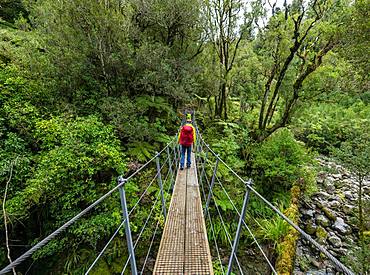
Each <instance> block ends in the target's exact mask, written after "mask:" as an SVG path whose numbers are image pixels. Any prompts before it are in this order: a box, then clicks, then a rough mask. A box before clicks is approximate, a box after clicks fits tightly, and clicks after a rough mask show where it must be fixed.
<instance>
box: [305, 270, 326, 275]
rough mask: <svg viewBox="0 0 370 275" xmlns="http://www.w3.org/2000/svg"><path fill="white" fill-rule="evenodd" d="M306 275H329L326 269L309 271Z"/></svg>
mask: <svg viewBox="0 0 370 275" xmlns="http://www.w3.org/2000/svg"><path fill="white" fill-rule="evenodd" d="M306 275H327V274H326V269H320V270H311V271H307V272H306Z"/></svg>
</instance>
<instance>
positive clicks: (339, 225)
mask: <svg viewBox="0 0 370 275" xmlns="http://www.w3.org/2000/svg"><path fill="white" fill-rule="evenodd" d="M333 229H335V230H336V231H337V232H339V233H340V234H341V235H349V234H351V233H352V229H351V227H350V226H349V225H348V224H346V223H345V222H344V220H343V219H342V218H339V217H338V218H337V220H336V221H335V223H334V225H333Z"/></svg>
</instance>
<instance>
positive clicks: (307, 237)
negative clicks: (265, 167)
mask: <svg viewBox="0 0 370 275" xmlns="http://www.w3.org/2000/svg"><path fill="white" fill-rule="evenodd" d="M198 136H199V138H200V139H201V141H202V143H203V144H204V145H205V147H206V148H207V149H208V150H209V152H211V153H212V155H214V156H215V157H216V159H218V160H219V161H220V162H221V163H222V164H224V165H225V166H226V167H227V168H228V170H229V171H230V172H231V173H232V174H234V175H235V176H236V177H237V178H238V179H239V180H240V181H242V182H244V180H243V179H242V178H241V177H240V176H239V175H238V174H237V173H236V172H235V171H234V170H233V169H232V168H231V167H230V166H228V165H227V164H226V163H225V162H224V161H223V160H222V159H221V158H220V157H219V156H218V155H217V154H216V153H215V152H214V151H213V150H212V149H211V148H210V147H209V145H208V144H206V143H205V141H204V139H203V138H202V136H201V134H200V133H199V135H198ZM247 188H248V189H249V190H250V191H252V192H253V193H254V194H255V195H256V196H257V197H259V198H260V199H261V200H262V201H263V202H264V203H265V204H267V206H269V207H270V208H271V209H272V210H273V211H274V212H276V213H277V214H278V215H279V216H280V217H281V218H283V219H284V220H285V221H286V222H288V223H289V224H290V225H291V226H292V227H293V228H294V229H295V230H297V231H298V232H299V233H300V234H301V235H302V236H303V237H304V238H305V239H306V240H308V241H309V242H310V243H312V244H313V245H314V246H315V247H316V248H317V249H318V250H319V251H321V252H322V253H323V254H325V255H326V256H327V257H328V258H329V259H330V260H331V261H332V262H333V263H334V264H335V265H336V266H337V267H338V268H339V269H340V270H342V271H343V272H344V273H345V274H347V275H353V274H354V273H353V272H352V271H351V270H350V269H349V268H348V267H346V266H345V265H343V264H342V263H341V262H340V261H339V260H338V259H337V258H335V257H334V256H333V255H331V254H330V252H329V251H327V250H326V249H325V248H324V247H322V246H321V245H320V244H319V243H317V242H316V241H315V240H314V239H312V237H311V236H310V235H308V234H307V233H306V232H304V231H303V230H302V229H301V228H299V226H297V225H296V224H294V223H293V222H292V221H291V220H290V219H289V218H288V217H286V216H285V215H284V214H283V213H282V212H281V211H279V210H278V209H277V208H276V207H275V206H273V205H272V204H271V203H270V202H269V201H268V200H266V199H265V198H264V197H263V196H262V195H261V194H260V193H258V192H257V191H256V190H255V189H254V188H253V187H252V186H250V185H249V186H247ZM244 223H245V222H244Z"/></svg>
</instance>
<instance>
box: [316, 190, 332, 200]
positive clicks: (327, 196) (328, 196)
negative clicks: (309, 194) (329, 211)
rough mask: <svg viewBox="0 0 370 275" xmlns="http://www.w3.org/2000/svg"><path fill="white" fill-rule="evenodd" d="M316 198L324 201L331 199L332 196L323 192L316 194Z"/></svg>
mask: <svg viewBox="0 0 370 275" xmlns="http://www.w3.org/2000/svg"><path fill="white" fill-rule="evenodd" d="M314 196H315V197H317V198H320V199H324V200H327V199H328V198H330V195H329V194H328V193H326V192H323V191H321V192H317V193H315V194H314Z"/></svg>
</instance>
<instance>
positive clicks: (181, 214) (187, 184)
mask: <svg viewBox="0 0 370 275" xmlns="http://www.w3.org/2000/svg"><path fill="white" fill-rule="evenodd" d="M153 274H158V275H159V274H161V275H164V274H168V275H176V274H184V275H185V274H186V275H206V274H207V275H213V268H212V260H211V253H210V250H209V246H208V239H207V231H206V227H205V223H204V217H203V211H202V203H201V198H200V192H199V185H198V178H197V173H196V163H195V160H194V154H192V167H191V168H190V169H184V170H182V171H180V170H179V171H178V172H177V177H176V183H175V188H174V192H173V195H172V199H171V204H170V209H169V211H168V215H167V220H166V224H165V227H164V232H163V235H162V240H161V244H160V247H159V251H158V255H157V260H156V263H155V267H154V272H153Z"/></svg>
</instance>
